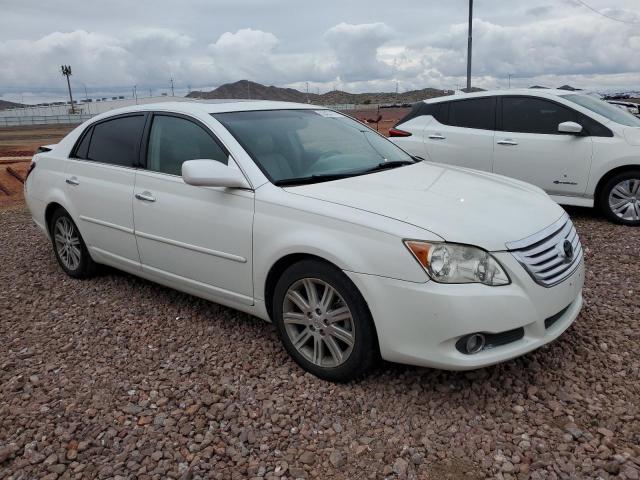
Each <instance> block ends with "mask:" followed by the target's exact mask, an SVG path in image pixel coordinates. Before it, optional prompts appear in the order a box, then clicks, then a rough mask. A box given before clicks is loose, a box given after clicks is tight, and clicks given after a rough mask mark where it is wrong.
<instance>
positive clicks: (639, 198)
mask: <svg viewBox="0 0 640 480" xmlns="http://www.w3.org/2000/svg"><path fill="white" fill-rule="evenodd" d="M600 207H601V208H602V210H603V211H604V213H605V215H607V217H608V218H609V219H610V220H612V221H614V222H616V223H621V224H623V225H634V226H637V225H640V170H629V171H626V172H622V173H619V174H617V175H614V176H613V177H611V178H610V179H609V180H608V181H607V183H606V184H605V185H604V188H603V189H602V195H601V198H600Z"/></svg>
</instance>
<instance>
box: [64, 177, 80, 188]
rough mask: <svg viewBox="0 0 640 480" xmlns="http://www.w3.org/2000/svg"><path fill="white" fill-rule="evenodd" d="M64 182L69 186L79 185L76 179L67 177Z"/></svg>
mask: <svg viewBox="0 0 640 480" xmlns="http://www.w3.org/2000/svg"><path fill="white" fill-rule="evenodd" d="M65 182H67V183H68V184H69V185H73V186H76V185H80V182H79V181H78V179H77V178H76V177H69V178H67V179H66V180H65Z"/></svg>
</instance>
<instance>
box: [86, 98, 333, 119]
mask: <svg viewBox="0 0 640 480" xmlns="http://www.w3.org/2000/svg"><path fill="white" fill-rule="evenodd" d="M287 109H288V110H291V109H296V110H302V109H312V110H320V109H326V107H321V106H318V105H310V104H308V103H294V102H279V101H271V100H241V99H237V100H236V99H228V100H227V99H215V100H194V101H182V102H159V103H146V104H144V105H131V106H129V107H122V108H116V109H113V110H109V111H107V112H104V113H102V114H100V115H98V116H96V117H94V118H107V117H110V116H113V115H121V114H123V113H135V112H149V111H162V112H175V113H183V114H186V115H189V114H192V115H193V114H203V113H205V114H211V113H226V112H246V111H252V110H287Z"/></svg>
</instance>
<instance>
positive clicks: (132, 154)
mask: <svg viewBox="0 0 640 480" xmlns="http://www.w3.org/2000/svg"><path fill="white" fill-rule="evenodd" d="M143 128H144V115H135V116H130V117H119V118H114V119H113V120H107V121H105V122H100V123H98V124H96V125H94V127H93V134H92V135H91V141H90V145H89V152H88V154H87V159H88V160H93V161H95V162H102V163H110V164H112V165H122V166H125V167H135V166H136V165H137V164H138V148H139V146H140V138H141V137H142V129H143Z"/></svg>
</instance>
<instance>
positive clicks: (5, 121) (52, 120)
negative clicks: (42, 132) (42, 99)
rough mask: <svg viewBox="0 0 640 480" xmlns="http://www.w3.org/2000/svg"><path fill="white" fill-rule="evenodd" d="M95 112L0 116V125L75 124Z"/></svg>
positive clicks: (88, 117) (87, 118)
mask: <svg viewBox="0 0 640 480" xmlns="http://www.w3.org/2000/svg"><path fill="white" fill-rule="evenodd" d="M93 116H95V115H94V114H89V113H82V114H75V115H71V114H69V115H31V116H21V117H0V127H19V126H24V125H57V124H75V123H78V124H79V123H82V122H84V121H85V120H89V119H90V118H91V117H93Z"/></svg>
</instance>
